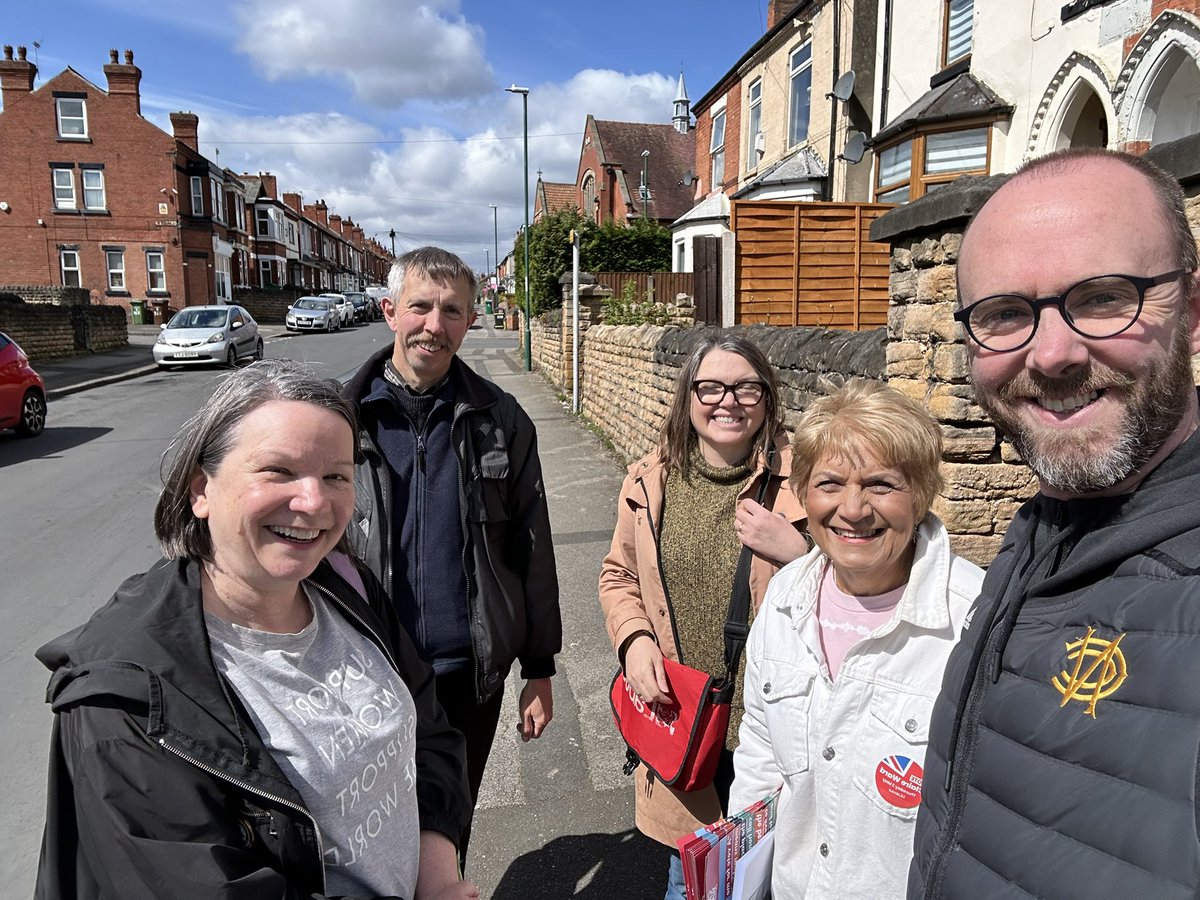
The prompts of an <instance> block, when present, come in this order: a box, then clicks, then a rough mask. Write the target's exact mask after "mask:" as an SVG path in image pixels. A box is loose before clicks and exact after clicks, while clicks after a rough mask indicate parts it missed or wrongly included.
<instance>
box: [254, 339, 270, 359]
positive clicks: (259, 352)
mask: <svg viewBox="0 0 1200 900" xmlns="http://www.w3.org/2000/svg"><path fill="white" fill-rule="evenodd" d="M266 355H267V354H266V348H265V347H263V339H262V338H259V339H258V343H257V344H255V345H254V358H255V359H256V360H261V359H264V358H265V357H266Z"/></svg>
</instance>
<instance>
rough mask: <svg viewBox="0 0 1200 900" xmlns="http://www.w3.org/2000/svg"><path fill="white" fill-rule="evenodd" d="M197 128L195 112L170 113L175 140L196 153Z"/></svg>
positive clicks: (197, 143) (198, 123)
mask: <svg viewBox="0 0 1200 900" xmlns="http://www.w3.org/2000/svg"><path fill="white" fill-rule="evenodd" d="M106 68H107V67H106ZM199 130H200V117H199V116H198V115H196V114H195V113H189V112H173V113H171V131H172V132H173V133H174V135H175V140H177V141H179V143H181V144H183V145H184V146H185V147H190V148H191V149H193V150H195V151H196V152H197V153H199V152H200V138H199Z"/></svg>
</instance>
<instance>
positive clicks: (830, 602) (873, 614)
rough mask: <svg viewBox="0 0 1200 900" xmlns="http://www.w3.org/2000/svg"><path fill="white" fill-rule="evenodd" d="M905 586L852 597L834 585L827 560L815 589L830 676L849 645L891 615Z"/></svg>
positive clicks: (819, 624)
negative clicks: (818, 585) (816, 590)
mask: <svg viewBox="0 0 1200 900" xmlns="http://www.w3.org/2000/svg"><path fill="white" fill-rule="evenodd" d="M904 588H905V585H903V584H902V585H900V587H898V588H893V589H892V590H890V591H888V592H887V593H886V594H880V595H879V596H877V597H855V596H853V595H851V594H847V593H846V592H845V591H843V590H842V589H841V588H839V587H838V586H837V583H836V582H835V581H834V577H833V566H831V565H829V564H826V566H825V574H824V575H823V576H822V578H821V587H820V590H819V591H818V593H817V625H818V626H819V628H820V631H821V649H822V650H824V651H825V662H826V664H827V665H828V666H829V677H830V679H831V680H836V679H837V673H838V669H840V668H841V667H842V660H843V659H845V658H846V653H847V652H849V650H850V648H851V647H853V646H854V645H855V644H857V643H858V642H859V641H861V640H863V639H865V638H867V637H869V636H870V634H871V632H873V631H874V630H875V629H876V628H878V627H879V626H880V625H883V624H884V623H885V622H887V620H888V619H890V618H891V617H892V613H893V612H894V611H895V609H896V606H897V604H899V603H900V598H901V596H903V594H904Z"/></svg>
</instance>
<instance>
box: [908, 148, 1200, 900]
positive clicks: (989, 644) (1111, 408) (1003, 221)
mask: <svg viewBox="0 0 1200 900" xmlns="http://www.w3.org/2000/svg"><path fill="white" fill-rule="evenodd" d="M958 279H959V284H958V287H959V300H960V303H961V309H960V310H959V312H958V313H957V314H956V315H955V318H956V319H957V320H958V321H959V322H960V323H961V324H962V325H963V326H964V330H965V332H966V342H967V347H968V352H969V354H970V359H971V372H972V380H973V383H974V388H975V394H976V398H977V399H978V402H979V404H980V405H981V406H982V407H983V408H984V410H986V411H987V413H988V414H989V415H990V416H991V417H992V419H993V420H994V421H995V423H996V424H997V426H998V427H999V428H1000V430H1001V431H1003V432H1004V434H1005V435H1007V436H1008V437H1009V439H1010V440H1011V441H1012V442H1013V445H1014V446H1015V447H1016V449H1017V450H1018V451H1019V452H1020V453H1021V455H1022V457H1023V458H1024V459H1025V461H1026V462H1027V463H1028V464H1029V465H1030V467H1031V468H1032V469H1033V471H1034V472H1035V473H1036V475H1037V476H1038V480H1039V486H1040V490H1039V492H1038V494H1037V495H1036V496H1034V497H1033V499H1031V500H1030V501H1029V502H1028V503H1026V504H1025V505H1024V506H1022V507H1021V509H1020V511H1019V512H1018V513H1017V515H1016V517H1015V518H1014V520H1013V522H1012V525H1011V526H1010V527H1009V530H1008V533H1007V535H1006V536H1005V539H1004V542H1003V546H1002V547H1001V550H1000V554H999V556H998V557H997V558H996V560H995V561H994V562H993V564H992V565H991V567H990V570H989V572H988V574H987V578H986V580H985V581H984V584H983V589H982V593H981V595H980V598H979V600H978V601H977V602H976V604H975V607H974V609H973V610H972V612H971V615H970V616H969V617H968V619H967V624H966V626H965V628H964V631H963V636H962V640H961V642H960V643H959V645H958V647H957V648H956V649H955V651H954V653H953V654H952V656H951V657H950V661H949V664H948V666H947V669H946V676H945V680H944V682H943V685H942V692H941V696H940V697H939V699H938V701H937V704H936V705H935V707H934V712H933V721H932V726H931V737H930V744H929V749H928V752H927V754H926V765H925V778H924V785H923V792H922V793H923V796H922V800H921V807H920V813H919V816H918V821H917V833H916V839H915V848H914V849H915V858H914V860H913V863H912V867H911V870H910V873H909V890H908V896H909V897H910V898H978V897H988V898H998V900H999V898H1014V900H1015V898H1029V897H1044V898H1065V897H1095V898H1099V897H1131V898H1132V897H1139V898H1140V897H1146V898H1150V897H1153V898H1174V897H1179V898H1183V897H1195V896H1197V895H1198V894H1200V839H1198V838H1197V830H1198V826H1200V806H1198V804H1197V796H1198V795H1197V790H1198V787H1197V772H1198V762H1200V759H1198V755H1200V437H1197V436H1196V435H1195V434H1194V432H1195V431H1196V426H1197V421H1198V413H1197V408H1198V407H1197V395H1196V388H1195V385H1194V381H1193V377H1192V371H1191V356H1192V354H1193V353H1194V352H1196V351H1197V350H1198V349H1200V324H1198V323H1200V281H1198V276H1197V249H1196V241H1195V238H1194V236H1193V235H1192V233H1191V231H1190V230H1189V227H1188V222H1187V217H1186V215H1185V213H1184V201H1183V194H1182V191H1181V190H1180V188H1179V185H1178V184H1177V183H1176V182H1175V181H1174V180H1173V179H1172V178H1171V177H1170V176H1169V175H1167V174H1166V173H1164V172H1162V171H1160V170H1159V169H1157V168H1156V167H1154V166H1153V165H1151V164H1150V163H1147V162H1146V161H1144V160H1142V159H1140V158H1138V157H1133V156H1128V155H1124V154H1119V153H1113V152H1109V151H1104V150H1072V151H1064V152H1060V153H1055V154H1051V155H1049V156H1046V157H1041V158H1039V159H1036V160H1034V161H1032V162H1030V163H1029V164H1027V165H1026V166H1025V167H1024V168H1022V169H1021V170H1020V171H1018V172H1017V174H1016V175H1015V176H1013V177H1012V178H1011V179H1010V180H1009V181H1008V182H1007V183H1006V184H1005V185H1004V186H1003V187H1001V188H1000V189H999V190H998V191H997V192H996V193H995V194H994V195H993V196H992V197H991V199H989V200H988V202H987V203H986V204H984V206H983V207H982V209H980V211H979V213H978V214H977V215H976V217H975V219H974V220H973V221H972V223H971V225H970V227H969V228H968V229H967V232H966V234H965V235H964V237H963V242H962V247H961V252H960V254H959V265H958Z"/></svg>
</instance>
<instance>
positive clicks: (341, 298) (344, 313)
mask: <svg viewBox="0 0 1200 900" xmlns="http://www.w3.org/2000/svg"><path fill="white" fill-rule="evenodd" d="M321 296H322V297H330V298H332V300H333V301H334V305H335V306H336V307H337V311H338V313H339V314H340V315H341V317H342V324H343V325H353V324H354V304H353V303H351V302H350V298H349V297H347V296H346V295H345V294H338V293H334V292H332V291H331V292H329V293H325V294H322V295H321Z"/></svg>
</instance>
